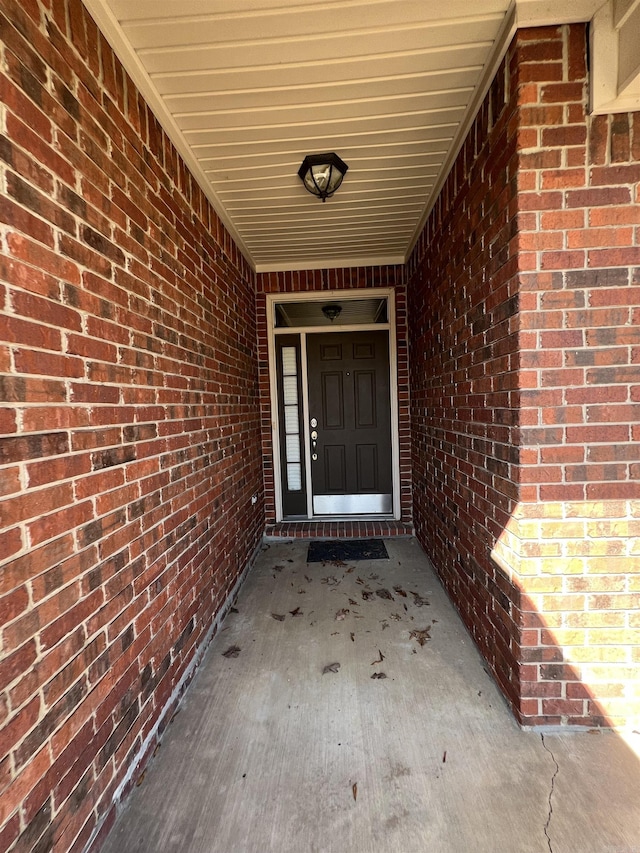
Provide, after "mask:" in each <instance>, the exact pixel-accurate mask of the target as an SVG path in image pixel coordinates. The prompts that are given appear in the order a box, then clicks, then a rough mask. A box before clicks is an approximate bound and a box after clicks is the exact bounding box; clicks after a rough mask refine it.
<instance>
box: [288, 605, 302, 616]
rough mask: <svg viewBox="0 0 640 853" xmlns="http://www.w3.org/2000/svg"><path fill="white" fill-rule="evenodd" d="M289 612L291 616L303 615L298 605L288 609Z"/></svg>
mask: <svg viewBox="0 0 640 853" xmlns="http://www.w3.org/2000/svg"><path fill="white" fill-rule="evenodd" d="M289 613H290V614H291V615H292V616H304V613H303V612H302V610H300V608H299V607H296V609H295V610H290V611H289Z"/></svg>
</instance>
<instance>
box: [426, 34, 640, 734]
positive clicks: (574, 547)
mask: <svg viewBox="0 0 640 853" xmlns="http://www.w3.org/2000/svg"><path fill="white" fill-rule="evenodd" d="M585 36H586V33H585V27H584V26H583V25H574V26H567V27H557V28H556V27H548V28H544V29H536V30H523V31H520V32H519V33H518V34H517V36H516V38H515V40H514V42H513V44H512V45H511V47H510V49H509V52H508V54H507V57H506V64H505V66H504V67H503V68H502V69H501V70H500V72H499V73H498V76H497V78H496V80H495V81H494V84H493V86H492V89H491V92H490V93H489V95H488V96H487V98H486V100H485V102H484V104H483V107H482V109H481V111H480V114H479V116H478V118H477V120H476V123H475V125H474V127H473V128H472V130H471V133H470V135H469V138H468V139H467V140H466V142H465V145H464V147H463V149H462V151H461V153H460V155H459V157H458V159H457V162H456V164H455V167H454V169H453V171H452V173H451V175H450V176H449V179H448V182H447V184H446V185H445V188H444V190H443V193H442V195H441V197H440V199H439V201H438V204H437V206H436V208H435V209H434V211H433V212H432V214H431V217H430V219H429V221H428V223H427V226H426V229H425V232H424V233H423V235H422V236H421V239H420V241H419V242H418V245H417V247H416V250H415V252H414V255H413V257H412V259H411V261H410V275H409V303H410V317H411V320H412V323H411V328H410V340H411V389H412V426H413V458H414V503H415V523H416V530H417V531H418V535H419V536H420V538H421V541H422V542H423V544H424V545H425V547H426V548H427V550H428V552H429V553H430V554H431V555H432V558H433V560H434V562H435V564H436V568H437V569H438V571H439V573H440V575H441V577H442V578H443V581H444V583H445V586H446V587H447V589H448V590H449V591H450V594H451V595H452V597H453V599H454V601H455V602H456V604H457V606H458V607H459V609H460V611H461V613H462V615H463V618H464V619H465V622H466V623H467V625H468V626H469V628H470V631H471V633H472V635H473V636H474V638H475V639H476V641H477V642H478V645H479V647H480V648H481V650H482V651H483V654H484V655H485V657H487V660H488V661H489V663H490V664H491V666H492V669H493V670H494V672H495V674H496V676H497V679H498V681H499V683H500V684H501V686H502V688H503V690H504V691H505V694H506V695H507V697H508V698H509V700H510V702H511V703H512V705H513V707H514V711H515V713H516V715H517V716H518V718H519V719H520V721H521V722H523V723H527V724H562V723H570V724H571V723H575V724H582V725H590V724H596V725H610V724H611V725H625V724H629V723H633V722H634V721H636V720H637V719H638V717H639V716H640V696H639V695H638V690H637V679H638V671H639V668H638V664H639V663H640V634H639V632H638V612H639V609H640V599H639V598H638V592H639V591H640V587H639V586H638V581H637V576H638V571H639V570H640V551H639V549H638V536H639V533H640V528H639V527H638V520H639V519H640V504H639V503H638V498H639V497H640V489H639V488H638V470H639V464H638V463H639V459H638V452H637V446H638V437H639V436H640V433H638V427H637V424H638V422H639V418H638V414H639V413H640V409H639V408H638V403H639V401H640V394H639V393H638V388H639V387H640V385H639V376H640V374H639V372H638V367H637V365H638V364H639V363H640V355H639V353H640V347H639V342H640V337H639V336H638V329H639V328H640V325H639V323H638V321H639V320H640V315H639V314H638V310H639V309H638V306H639V305H640V299H639V296H640V291H639V290H638V287H639V285H640V273H639V269H638V265H639V264H640V258H639V256H638V249H637V246H638V244H639V242H640V241H639V236H640V234H639V225H640V218H639V217H638V213H637V210H638V201H639V200H640V196H639V181H640V163H639V158H640V120H639V117H638V115H637V114H633V115H616V116H597V117H592V118H590V117H588V116H587V115H586V110H585V105H586V94H587V92H586V84H587V71H586V37H585ZM504 68H506V69H507V72H508V73H507V83H506V90H507V93H508V103H507V106H506V108H505V110H504V111H503V112H502V113H500V117H499V118H498V119H497V120H496V118H495V117H496V115H497V113H498V109H499V107H498V104H500V103H502V95H501V92H502V91H503V71H504ZM496 199H499V202H498V204H497V205H496V204H495V200H496ZM492 205H493V206H492ZM474 309H475V310H474ZM514 311H515V312H516V316H514ZM505 315H506V317H507V318H510V319H509V321H508V325H505ZM507 355H508V357H509V361H506V360H505V359H506V356H507ZM496 358H502V359H503V362H502V364H500V362H499V361H496ZM505 383H506V386H505ZM507 390H508V396H507V394H506V391H507ZM484 429H487V430H491V439H489V436H488V435H485V434H483V430H484ZM494 436H495V437H494ZM498 436H499V437H500V440H499V441H498V440H497V437H498ZM496 485H497V486H498V487H497V488H496ZM505 497H506V498H507V500H505Z"/></svg>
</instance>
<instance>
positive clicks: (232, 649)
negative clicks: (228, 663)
mask: <svg viewBox="0 0 640 853" xmlns="http://www.w3.org/2000/svg"><path fill="white" fill-rule="evenodd" d="M240 651H241V649H240V646H229V648H228V649H227V651H226V652H222V657H223V658H237V657H238V655H239V654H240Z"/></svg>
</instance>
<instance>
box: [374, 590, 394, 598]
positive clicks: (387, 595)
mask: <svg viewBox="0 0 640 853" xmlns="http://www.w3.org/2000/svg"><path fill="white" fill-rule="evenodd" d="M376 595H377V596H378V598H386V599H387V601H394V600H395V599H394V597H393V596H392V595H391V593H390V592H389V590H388V589H377V590H376Z"/></svg>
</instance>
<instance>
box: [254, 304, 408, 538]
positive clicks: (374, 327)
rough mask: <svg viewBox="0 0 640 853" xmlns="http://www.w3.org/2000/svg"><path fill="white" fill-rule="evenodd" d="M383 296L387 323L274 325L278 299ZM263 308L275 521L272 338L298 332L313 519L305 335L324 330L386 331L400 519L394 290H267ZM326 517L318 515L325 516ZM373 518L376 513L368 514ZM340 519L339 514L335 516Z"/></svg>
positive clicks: (277, 483) (277, 467) (279, 516)
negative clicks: (275, 291) (267, 360)
mask: <svg viewBox="0 0 640 853" xmlns="http://www.w3.org/2000/svg"><path fill="white" fill-rule="evenodd" d="M371 296H384V297H386V299H387V323H375V324H363V325H340V323H339V318H338V320H337V321H336V322H335V323H334V324H332V326H331V327H330V328H328V327H327V326H311V327H310V326H304V327H293V326H287V327H283V328H280V329H276V327H275V306H276V304H277V303H282V302H303V301H308V302H318V301H319V300H325V299H326V300H327V301H332V302H346V301H347V300H349V299H362V298H363V297H371ZM266 310H267V349H268V355H269V393H270V403H271V440H272V450H273V480H274V491H275V495H274V497H275V509H276V522H280V521H283V509H282V466H281V462H280V423H279V415H278V402H277V401H278V396H277V371H276V357H275V353H276V348H275V339H276V337H277V335H279V334H299V335H300V360H301V366H300V369H301V370H302V397H303V416H304V446H305V452H304V459H305V466H306V471H305V475H306V484H307V513H308V520H311V519H313V517H314V516H313V512H312V507H313V498H312V488H311V475H310V471H311V451H310V442H309V388H308V379H307V347H306V335H307V334H315V333H327V332H328V331H336V332H337V331H340V332H364V331H382V330H384V329H387V330H388V331H389V378H390V383H389V386H390V403H391V464H392V472H393V518H394V520H396V521H399V520H400V434H399V423H398V414H399V404H398V347H397V334H396V305H395V290H394V289H393V288H392V287H377V288H361V289H358V290H348V291H345V290H314V291H305V292H303V293H300V292H298V293H269V294H267V302H266ZM326 517H327V516H322V518H326ZM372 517H376V516H372ZM336 518H342V516H336ZM346 518H348V519H349V520H352V521H354V520H357V518H358V516H352V515H349V516H345V519H346Z"/></svg>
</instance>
